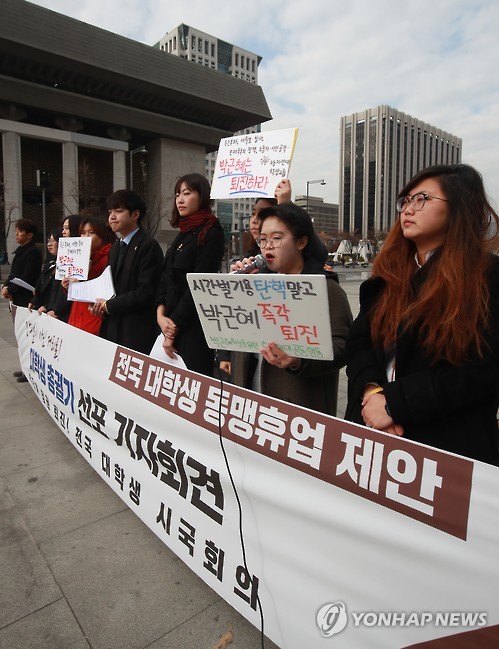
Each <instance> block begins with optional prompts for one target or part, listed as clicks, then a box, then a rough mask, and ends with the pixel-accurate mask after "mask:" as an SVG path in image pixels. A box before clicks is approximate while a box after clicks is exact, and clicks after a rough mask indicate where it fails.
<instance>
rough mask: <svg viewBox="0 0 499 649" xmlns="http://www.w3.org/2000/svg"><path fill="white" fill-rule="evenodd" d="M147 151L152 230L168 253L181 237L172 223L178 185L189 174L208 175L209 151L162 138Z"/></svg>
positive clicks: (198, 146) (201, 146)
mask: <svg viewBox="0 0 499 649" xmlns="http://www.w3.org/2000/svg"><path fill="white" fill-rule="evenodd" d="M147 151H148V154H147V211H148V215H149V216H148V222H149V229H150V231H151V234H153V235H154V237H155V238H156V239H157V240H158V241H159V243H160V244H161V246H162V248H163V249H164V250H166V249H167V248H168V246H169V245H170V244H171V242H172V241H173V239H174V238H175V237H176V236H177V234H178V230H175V229H173V228H172V227H171V225H170V223H169V219H170V216H171V213H172V208H173V190H174V187H175V183H176V181H177V178H179V177H180V176H183V175H185V174H188V173H200V174H203V175H205V174H206V170H205V156H206V149H205V147H204V146H203V145H201V144H187V143H186V142H178V141H175V140H167V139H166V138H158V139H157V140H153V141H151V142H148V143H147Z"/></svg>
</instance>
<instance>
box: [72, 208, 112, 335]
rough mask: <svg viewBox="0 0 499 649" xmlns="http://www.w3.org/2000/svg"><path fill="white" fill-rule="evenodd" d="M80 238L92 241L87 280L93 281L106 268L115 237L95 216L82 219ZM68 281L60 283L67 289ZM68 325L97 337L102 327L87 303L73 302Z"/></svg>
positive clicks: (99, 316) (99, 318) (98, 316)
mask: <svg viewBox="0 0 499 649" xmlns="http://www.w3.org/2000/svg"><path fill="white" fill-rule="evenodd" d="M80 236H81V237H90V238H91V240H92V244H91V248H90V268H89V271H88V279H94V278H95V277H99V275H101V274H102V272H103V271H104V269H105V268H106V266H107V261H108V256H109V250H110V249H111V245H112V244H113V243H114V241H116V236H115V235H114V233H113V231H112V230H111V229H110V227H109V226H108V225H107V224H106V223H104V222H103V221H102V220H101V219H98V218H97V217H95V216H87V217H84V219H83V221H82V222H81V224H80ZM69 281H70V280H69V278H65V279H63V280H62V283H63V285H64V286H65V287H67V286H68V284H69ZM68 324H70V325H72V326H73V327H77V328H78V329H83V331H88V333H91V334H94V335H96V336H98V335H99V332H100V328H101V325H102V316H101V315H100V314H99V315H94V314H93V313H92V312H91V311H90V309H89V305H88V302H78V301H73V302H71V312H70V314H69V319H68Z"/></svg>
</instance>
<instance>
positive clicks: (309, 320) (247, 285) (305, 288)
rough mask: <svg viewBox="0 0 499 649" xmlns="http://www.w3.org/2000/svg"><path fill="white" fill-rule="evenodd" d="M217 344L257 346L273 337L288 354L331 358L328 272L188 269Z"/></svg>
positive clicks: (238, 348) (246, 348)
mask: <svg viewBox="0 0 499 649" xmlns="http://www.w3.org/2000/svg"><path fill="white" fill-rule="evenodd" d="M187 281H188V282H189V288H190V290H191V294H192V297H193V299H194V303H195V305H196V309H197V312H198V315H199V319H200V320H201V325H202V327H203V332H204V335H205V338H206V342H207V343H208V346H209V347H211V348H212V349H229V350H233V351H244V352H258V351H259V350H260V349H261V348H262V347H264V346H265V345H266V344H267V343H269V342H271V341H272V342H274V343H276V344H277V345H279V347H280V348H281V349H283V350H284V351H285V352H286V353H287V354H289V356H295V357H298V358H314V359H319V360H332V358H333V339H332V335H331V321H330V318H329V300H328V292H327V286H326V282H327V280H326V277H325V276H324V275H284V274H274V273H272V274H270V273H269V274H266V273H258V274H254V275H237V274H233V273H229V274H222V273H188V274H187Z"/></svg>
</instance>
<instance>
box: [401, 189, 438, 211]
mask: <svg viewBox="0 0 499 649" xmlns="http://www.w3.org/2000/svg"><path fill="white" fill-rule="evenodd" d="M429 198H434V199H436V200H437V201H445V202H446V203H447V199H446V198H440V196H431V195H430V194H425V193H424V192H418V193H417V194H413V195H412V196H401V197H400V198H399V199H398V200H397V205H396V207H397V212H403V211H404V210H405V208H406V206H407V205H408V204H409V203H410V205H411V207H412V209H413V210H414V211H415V212H420V211H421V210H422V209H423V207H424V204H425V203H426V201H427V200H428V199H429Z"/></svg>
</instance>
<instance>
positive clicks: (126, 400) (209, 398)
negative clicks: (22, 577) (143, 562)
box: [15, 308, 499, 649]
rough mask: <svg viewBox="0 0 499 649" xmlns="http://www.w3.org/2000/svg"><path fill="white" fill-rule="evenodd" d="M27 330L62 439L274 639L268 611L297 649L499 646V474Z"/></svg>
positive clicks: (48, 325) (93, 342) (25, 317)
mask: <svg viewBox="0 0 499 649" xmlns="http://www.w3.org/2000/svg"><path fill="white" fill-rule="evenodd" d="M15 328H16V337H17V341H18V348H19V356H20V360H21V367H22V370H23V371H24V373H25V374H26V376H27V377H28V379H29V383H30V386H31V387H32V388H33V390H34V392H35V393H36V394H37V395H38V397H39V399H40V401H41V403H42V404H43V406H44V408H45V409H46V411H47V414H48V415H49V416H50V417H51V418H52V420H53V421H54V423H56V424H57V426H58V427H59V429H60V431H61V433H62V434H63V435H64V436H65V437H66V438H67V440H68V441H69V442H71V443H72V444H73V445H74V447H75V448H76V449H77V450H78V451H79V453H80V454H81V455H82V457H83V458H85V460H86V461H87V462H88V463H89V464H90V465H91V466H92V467H93V468H94V470H95V471H96V472H97V474H98V475H99V476H100V477H101V478H102V479H103V480H104V481H105V482H106V484H107V485H108V486H109V487H111V488H112V489H113V490H114V492H115V493H116V494H117V495H118V496H119V497H120V498H121V499H122V500H123V501H124V502H125V503H126V504H127V505H128V506H129V507H130V508H131V510H132V511H133V512H135V513H136V515H137V516H138V517H139V518H140V519H141V520H142V521H143V522H144V523H145V524H146V525H147V526H148V527H149V528H150V529H151V530H152V531H153V532H154V533H155V534H156V535H157V536H158V538H159V539H161V541H162V542H164V543H165V544H166V545H167V546H168V547H170V548H171V549H172V551H173V552H175V553H176V554H177V555H178V556H179V557H180V558H181V559H182V560H183V561H184V562H185V563H186V564H187V565H188V566H189V567H190V568H191V569H192V570H193V571H194V572H195V573H196V574H197V575H198V576H199V577H201V578H202V579H203V580H204V581H205V582H206V583H207V584H208V585H209V586H210V587H211V588H212V589H213V590H215V591H216V592H217V593H218V594H219V595H220V596H222V597H224V598H225V599H226V600H227V601H228V602H229V603H230V604H231V605H232V606H233V607H234V608H236V609H237V610H238V611H240V612H241V613H242V614H243V615H244V616H245V617H246V618H247V619H248V620H250V621H251V622H252V623H253V624H255V625H256V626H258V625H259V613H258V600H260V602H261V605H262V609H263V612H264V617H265V632H266V634H267V635H268V637H270V638H271V639H272V640H273V641H274V642H275V643H276V644H277V645H278V646H279V647H282V648H283V649H303V648H304V647H306V648H307V649H323V648H324V647H325V646H326V645H327V644H328V643H327V638H330V637H331V636H332V635H338V637H337V638H336V637H335V638H334V640H333V644H334V646H337V647H341V648H343V647H347V648H348V649H363V648H364V647H372V648H373V649H374V648H379V649H381V648H383V649H400V648H401V647H409V646H413V645H415V644H416V643H418V646H421V643H432V641H435V642H436V644H435V645H433V644H428V645H424V646H428V647H430V646H435V647H436V646H444V645H443V644H442V643H441V642H439V641H442V640H444V638H445V640H446V645H445V646H452V647H454V646H458V642H457V641H456V642H455V641H454V638H456V637H457V636H459V635H461V634H464V633H466V637H467V638H468V643H467V644H466V646H477V647H478V646H480V647H481V646H490V647H492V646H498V641H499V609H498V607H497V583H498V582H499V562H498V561H497V556H496V555H497V539H499V501H498V499H497V498H495V497H494V494H496V493H497V492H498V491H499V469H498V468H497V467H493V466H489V465H485V464H482V463H481V462H474V461H472V460H469V459H467V458H463V457H459V456H456V455H452V454H449V453H445V452H442V451H439V450H438V449H435V448H429V447H426V446H424V445H422V444H417V443H415V442H411V441H409V440H406V439H404V438H403V437H397V436H392V435H387V434H384V433H380V432H378V431H374V430H370V429H368V428H365V427H363V426H357V425H354V424H351V423H349V422H346V421H342V420H340V419H337V418H334V417H329V416H326V415H323V414H321V413H319V412H314V411H312V410H307V409H305V408H300V407H298V406H295V405H294V404H292V403H288V402H285V401H279V400H278V399H273V398H270V397H267V396H265V395H262V394H257V393H255V392H252V391H250V390H244V389H242V388H239V387H237V386H234V385H232V384H225V383H224V384H222V383H221V382H220V381H217V380H215V379H213V378H209V377H206V376H202V375H200V374H196V373H194V372H190V371H189V370H184V369H181V368H179V367H172V366H171V365H167V364H166V363H163V362H161V361H158V360H156V359H153V358H151V357H149V356H146V355H144V354H139V353H138V352H134V351H132V350H130V349H126V348H123V347H119V346H117V345H115V344H113V343H110V342H108V341H107V340H103V339H101V338H99V337H97V336H92V335H91V334H88V333H87V332H85V331H81V330H79V329H77V328H75V327H71V326H69V325H67V324H65V323H63V322H60V321H59V320H57V319H55V318H50V317H48V316H46V315H45V314H42V315H41V316H40V315H38V314H37V313H36V312H31V313H30V312H29V311H28V309H23V308H18V309H17V311H16V314H15ZM96 358H98V359H99V362H98V363H96V362H95V359H96ZM220 436H221V438H222V439H223V440H224V448H225V451H226V457H227V458H228V462H229V465H230V466H231V467H232V469H233V470H232V476H233V479H234V485H235V487H236V488H237V492H238V495H239V498H240V502H241V504H242V510H243V515H244V523H245V524H244V538H245V547H246V555H245V556H246V557H247V562H246V560H243V558H242V551H241V546H240V537H239V512H238V508H237V504H236V499H235V495H234V492H233V488H232V486H231V483H230V480H229V476H228V471H227V467H226V464H225V461H224V457H223V454H222V453H221V448H220ZM127 560H129V559H128V558H127V557H123V561H124V562H126V561H127ZM463 583H464V584H465V587H463ZM337 614H338V615H337ZM483 633H487V634H488V637H489V639H490V638H494V639H495V644H494V643H493V642H490V644H488V645H484V644H483V643H481V642H480V638H481V637H482V635H483ZM325 639H326V640H325ZM473 643H474V644H473ZM462 646H464V644H463V645H462Z"/></svg>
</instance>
